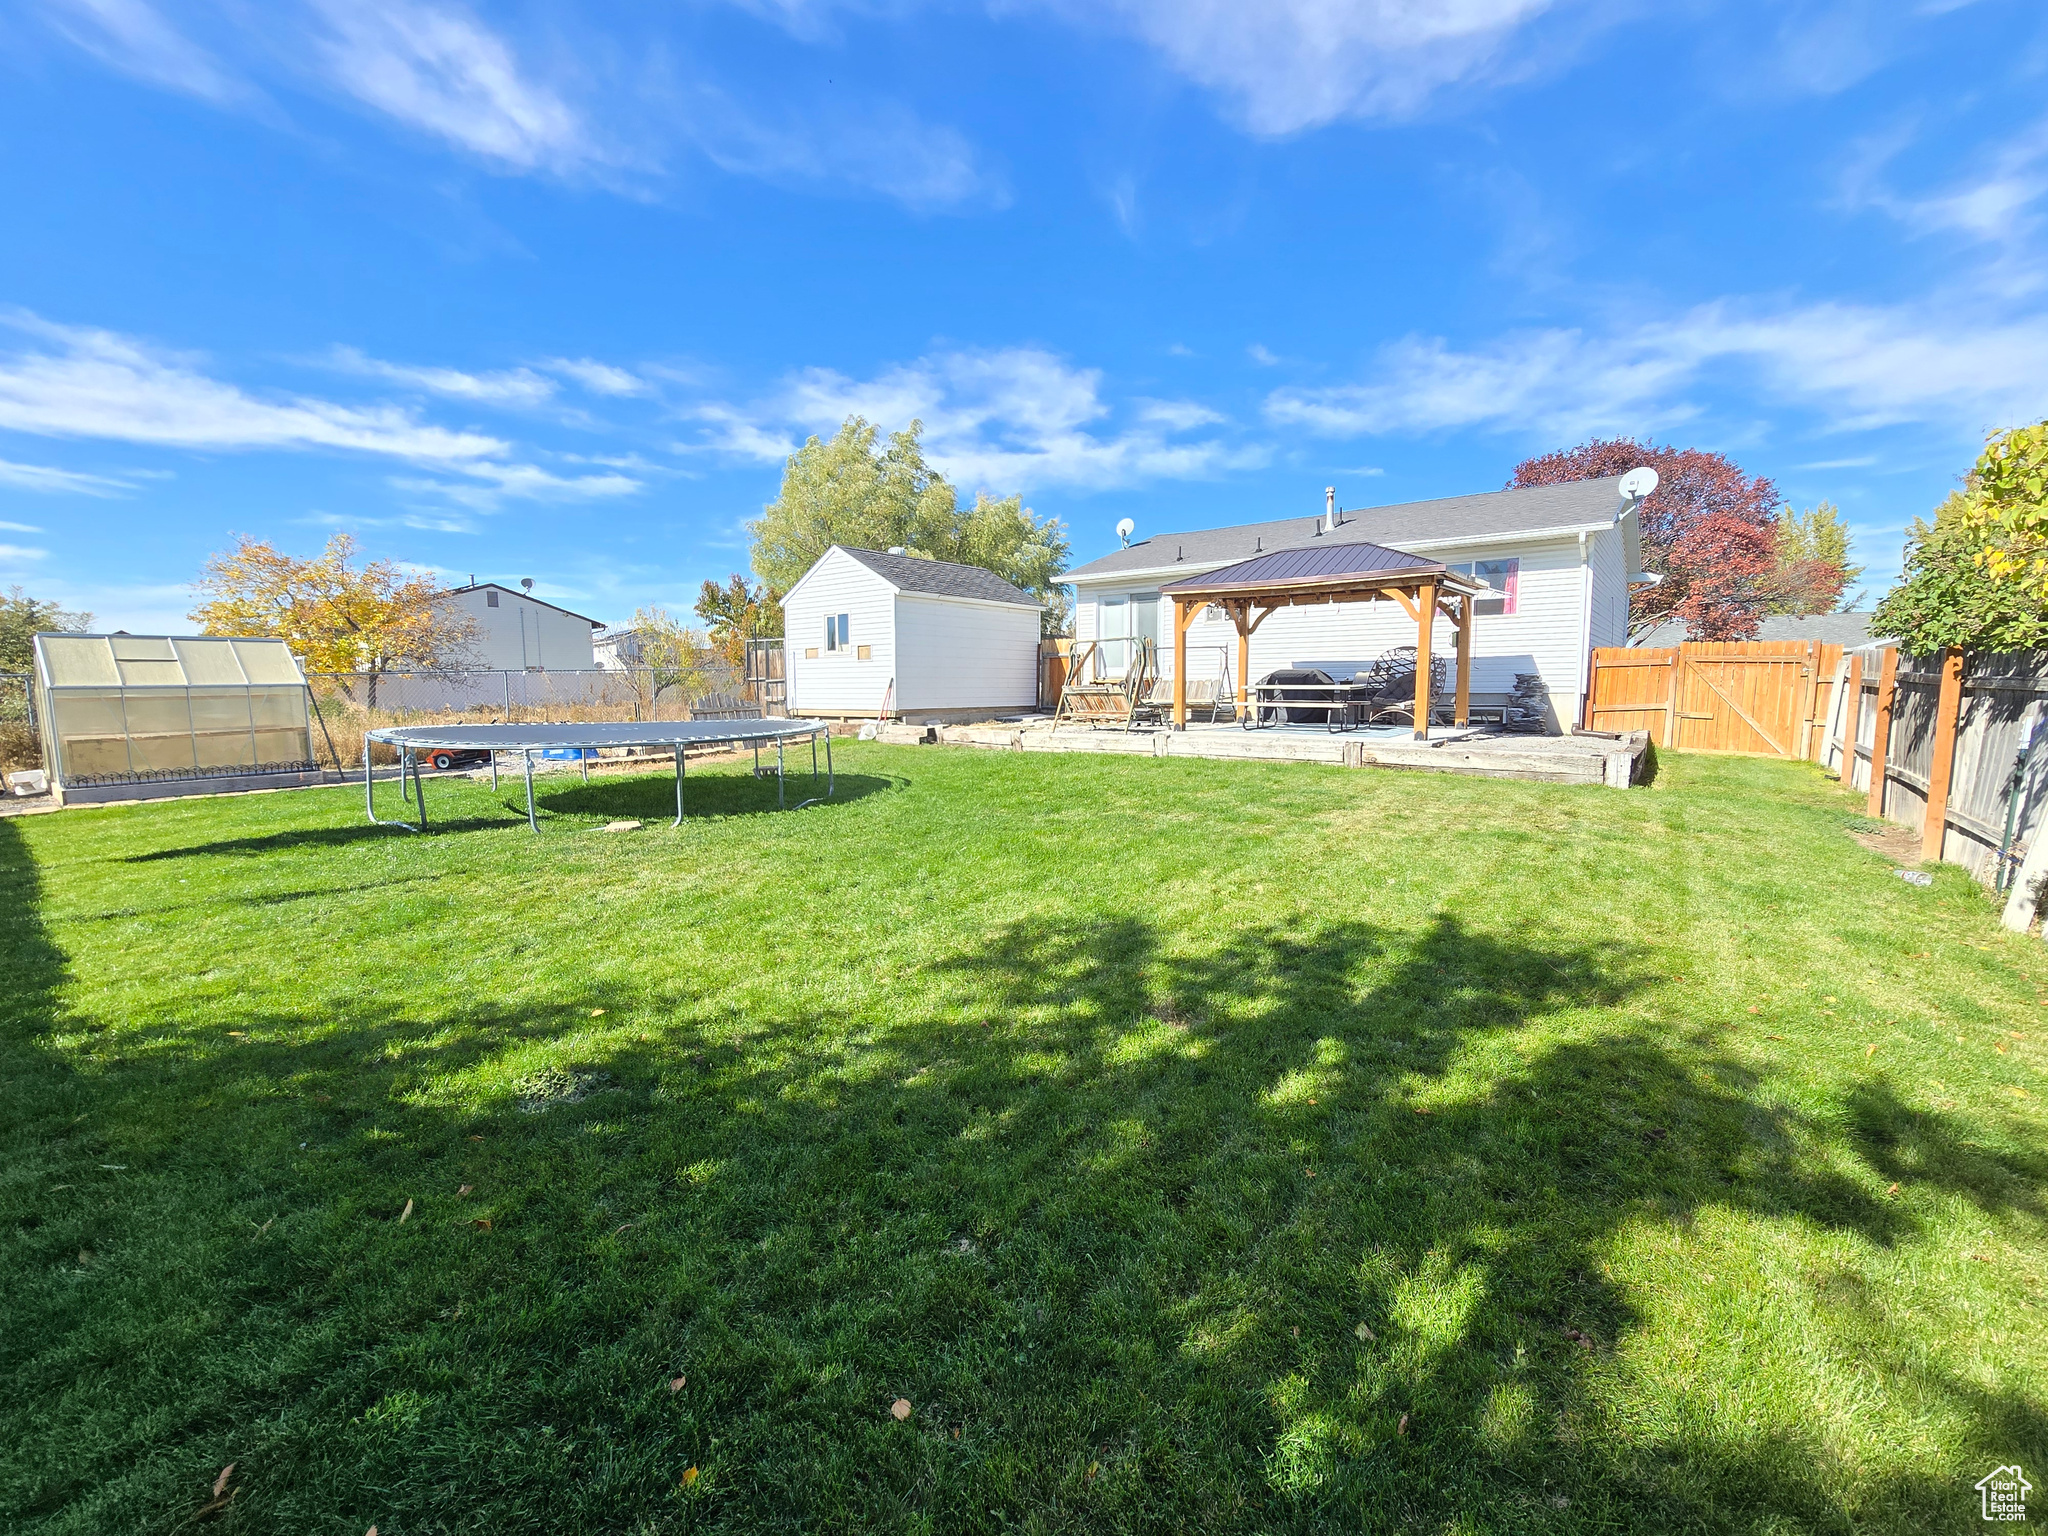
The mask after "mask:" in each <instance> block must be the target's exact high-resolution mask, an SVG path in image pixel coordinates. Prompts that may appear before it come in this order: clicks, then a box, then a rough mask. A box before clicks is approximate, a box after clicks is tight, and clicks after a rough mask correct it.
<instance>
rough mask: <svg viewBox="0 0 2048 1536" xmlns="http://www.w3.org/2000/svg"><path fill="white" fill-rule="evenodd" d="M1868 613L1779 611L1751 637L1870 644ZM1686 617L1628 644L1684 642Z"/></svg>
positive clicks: (1659, 626) (1822, 642)
mask: <svg viewBox="0 0 2048 1536" xmlns="http://www.w3.org/2000/svg"><path fill="white" fill-rule="evenodd" d="M1873 617H1875V615H1873V614H1869V613H1803V614H1793V613H1779V614H1773V615H1771V617H1769V618H1767V619H1765V620H1764V621H1763V626H1762V627H1761V628H1760V629H1758V630H1757V632H1756V633H1755V634H1754V635H1752V636H1751V637H1750V638H1751V639H1752V640H1799V641H1806V640H1818V641H1820V643H1821V644H1822V645H1846V646H1858V645H1868V644H1869V643H1870V621H1871V619H1872V618H1873ZM1685 642H1686V629H1685V620H1683V619H1666V620H1665V621H1664V622H1663V623H1662V624H1659V625H1656V626H1655V627H1654V628H1651V629H1646V630H1644V631H1643V632H1642V633H1641V634H1640V635H1637V636H1636V637H1635V638H1634V639H1633V640H1631V641H1629V644H1630V645H1656V646H1666V645H1683V644H1685Z"/></svg>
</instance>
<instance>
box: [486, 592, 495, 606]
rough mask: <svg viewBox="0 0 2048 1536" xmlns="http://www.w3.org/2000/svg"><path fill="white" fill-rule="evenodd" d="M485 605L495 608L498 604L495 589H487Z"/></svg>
mask: <svg viewBox="0 0 2048 1536" xmlns="http://www.w3.org/2000/svg"><path fill="white" fill-rule="evenodd" d="M484 606H485V607H486V608H495V607H497V606H498V594H497V593H496V592H495V591H487V592H485V593H484Z"/></svg>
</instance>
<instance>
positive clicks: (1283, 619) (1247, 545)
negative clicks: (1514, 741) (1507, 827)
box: [1065, 476, 1654, 726]
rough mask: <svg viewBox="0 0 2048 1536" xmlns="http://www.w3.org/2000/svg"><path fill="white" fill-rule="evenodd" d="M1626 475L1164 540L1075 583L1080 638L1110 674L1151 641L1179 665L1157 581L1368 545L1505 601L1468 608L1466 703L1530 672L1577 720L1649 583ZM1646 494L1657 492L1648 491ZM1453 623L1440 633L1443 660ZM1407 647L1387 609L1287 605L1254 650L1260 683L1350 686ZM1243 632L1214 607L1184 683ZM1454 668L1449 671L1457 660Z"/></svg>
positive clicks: (1500, 698)
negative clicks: (1280, 680) (1482, 587)
mask: <svg viewBox="0 0 2048 1536" xmlns="http://www.w3.org/2000/svg"><path fill="white" fill-rule="evenodd" d="M1620 486H1621V477H1620V476H1610V477H1608V478H1605V479H1600V480H1581V481H1577V482H1575V483H1573V484H1569V485H1544V486H1532V487H1530V488H1528V489H1526V490H1512V491H1488V492H1482V493H1480V494H1478V495H1474V496H1450V497H1445V498H1443V499H1441V500H1437V501H1412V502H1406V503H1403V504H1401V505H1398V506H1391V507H1371V508H1367V509H1364V510H1360V511H1350V512H1346V511H1339V510H1337V508H1336V504H1335V493H1334V492H1331V493H1328V494H1329V497H1330V500H1329V504H1328V506H1327V508H1326V510H1325V512H1324V515H1323V516H1321V517H1293V518H1283V519H1280V520H1277V521H1274V522H1266V523H1245V524H1241V525H1239V526H1236V527H1231V528H1210V529H1204V530H1202V531H1199V532H1191V533H1163V534H1156V535H1154V536H1153V537H1151V538H1148V539H1144V540H1141V541H1139V542H1137V543H1133V544H1130V545H1128V546H1127V547H1125V548H1123V549H1119V550H1116V551H1114V552H1112V553H1110V554H1107V555H1104V556H1103V557H1102V558H1101V559H1100V560H1093V561H1090V562H1089V563H1088V564H1086V565H1083V566H1080V567H1079V568H1077V569H1075V570H1072V571H1069V572H1068V573H1067V575H1066V577H1065V579H1066V580H1067V581H1070V582H1072V583H1073V585H1074V590H1075V597H1076V602H1075V637H1076V640H1077V641H1082V640H1096V639H1100V640H1103V641H1105V642H1107V644H1105V646H1104V647H1103V654H1104V657H1105V660H1106V661H1107V662H1108V663H1109V664H1110V666H1111V668H1112V669H1113V670H1120V669H1121V667H1122V666H1124V665H1126V664H1127V663H1126V661H1125V660H1124V659H1123V658H1124V657H1126V656H1128V654H1129V653H1130V651H1131V650H1132V649H1133V648H1134V646H1133V642H1134V641H1135V640H1136V639H1139V638H1146V637H1149V638H1151V639H1153V640H1155V641H1159V642H1160V644H1159V647H1158V649H1159V652H1160V664H1161V667H1162V669H1163V670H1164V671H1165V673H1166V674H1167V675H1169V676H1170V675H1171V672H1172V667H1173V647H1172V644H1171V637H1170V626H1171V616H1170V612H1169V613H1165V614H1163V613H1162V611H1161V605H1160V601H1159V587H1160V584H1161V583H1162V582H1169V581H1177V580H1180V579H1182V578H1183V577H1187V576H1195V575H1201V574H1205V573H1207V572H1209V571H1215V570H1220V569H1222V568H1223V567H1224V566H1227V565H1234V564H1236V563H1237V562H1238V561H1241V560H1246V559H1250V558H1251V557H1253V556H1255V555H1260V554H1270V553H1272V552H1274V551H1276V550H1284V549H1307V548H1313V547H1317V546H1319V545H1322V544H1324V543H1326V542H1329V541H1333V540H1338V541H1356V540H1364V541H1367V542H1370V543H1373V544H1381V545H1386V546H1388V547H1389V548H1392V549H1398V550H1405V551H1407V552H1409V553H1411V554H1417V555H1422V556H1425V557H1427V558H1428V559H1430V560H1433V561H1442V562H1443V563H1445V564H1446V565H1449V566H1451V567H1452V568H1453V569H1455V570H1458V571H1461V572H1465V573H1468V574H1471V575H1474V576H1477V577H1478V578H1479V579H1480V580H1482V581H1484V582H1486V583H1487V584H1488V585H1490V586H1491V587H1493V588H1494V590H1495V592H1496V593H1497V594H1498V595H1497V596H1494V597H1489V598H1482V599H1480V600H1479V602H1478V603H1477V604H1476V605H1475V608H1474V613H1475V615H1476V628H1475V630H1474V633H1473V644H1472V662H1473V666H1472V700H1473V702H1474V703H1475V704H1480V705H1485V704H1496V703H1501V702H1504V701H1505V700H1506V698H1507V696H1508V695H1509V694H1510V693H1511V692H1512V691H1513V690H1514V686H1515V675H1516V674H1517V673H1523V672H1531V673H1535V674H1537V675H1538V676H1540V677H1541V678H1542V679H1543V681H1544V683H1545V684H1546V685H1547V686H1548V687H1549V689H1550V697H1551V705H1552V709H1553V712H1554V714H1555V716H1556V719H1557V723H1558V724H1559V725H1560V726H1562V725H1568V724H1570V723H1572V722H1574V721H1576V720H1578V719H1580V718H1582V715H1581V710H1582V703H1583V699H1584V696H1585V691H1586V680H1587V674H1588V671H1589V670H1590V662H1591V655H1590V653H1591V651H1592V649H1593V648H1594V647H1595V646H1610V645H1626V644H1627V643H1628V597H1629V589H1630V587H1631V586H1632V585H1634V584H1636V583H1640V582H1644V581H1649V580H1654V578H1651V577H1645V576H1643V575H1642V543H1641V536H1640V529H1639V519H1638V516H1637V508H1638V503H1637V502H1636V501H1633V500H1629V499H1627V498H1625V497H1623V496H1622V494H1621V489H1620ZM1653 494H1654V493H1653ZM1450 629H1451V626H1450V625H1448V624H1439V625H1437V626H1436V646H1437V649H1438V650H1439V651H1440V652H1442V653H1443V654H1444V655H1445V656H1446V657H1449V655H1450V652H1451V648H1452V646H1453V644H1454V640H1453V638H1452V636H1451V634H1450V633H1449V631H1450ZM1413 644H1415V625H1414V622H1413V620H1411V619H1410V618H1409V617H1408V615H1407V614H1406V613H1405V612H1403V611H1402V610H1401V609H1400V608H1398V607H1397V606H1396V605H1394V604H1392V603H1371V604H1362V603H1333V604H1323V605H1319V606H1303V607H1290V608H1282V609H1279V610H1277V611H1276V612H1274V613H1273V614H1272V615H1270V616H1269V617H1268V618H1267V619H1266V620H1265V622H1264V623H1262V624H1261V625H1260V626H1259V628H1258V629H1257V630H1256V631H1255V632H1254V633H1253V635H1252V639H1251V667H1250V676H1251V679H1252V680H1253V681H1255V682H1256V681H1257V680H1258V679H1259V678H1261V677H1263V676H1265V675H1266V674H1267V673H1268V672H1273V671H1277V670H1279V669H1282V668H1294V667H1313V668H1316V669H1319V670H1322V671H1325V672H1328V673H1330V675H1331V676H1333V677H1338V678H1344V677H1349V676H1350V675H1351V674H1352V673H1353V672H1354V671H1357V670H1361V669H1363V668H1365V667H1367V666H1370V665H1371V664H1372V662H1373V661H1374V660H1375V659H1376V658H1377V657H1379V656H1380V655H1381V654H1383V653H1384V652H1386V651H1389V650H1392V649H1393V648H1394V647H1396V646H1404V645H1407V646H1412V645H1413ZM1236 657H1237V631H1236V629H1235V627H1234V626H1233V625H1232V624H1231V622H1230V621H1229V619H1227V618H1226V617H1224V615H1223V614H1222V613H1221V612H1220V611H1218V610H1217V609H1214V608H1211V609H1209V610H1207V611H1206V612H1205V613H1204V614H1203V616H1202V617H1201V618H1199V619H1197V620H1196V621H1195V623H1194V625H1193V626H1192V627H1191V628H1190V630H1189V632H1188V673H1189V677H1190V679H1191V680H1193V679H1199V678H1210V677H1217V676H1228V677H1229V680H1230V685H1231V689H1232V691H1235V689H1236V687H1237V685H1238V683H1239V682H1240V681H1241V680H1240V679H1238V678H1237V677H1236V676H1234V673H1235V671H1236V664H1237V663H1236ZM1450 664H1452V665H1454V663H1450Z"/></svg>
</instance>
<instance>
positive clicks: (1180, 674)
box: [1173, 597, 1195, 731]
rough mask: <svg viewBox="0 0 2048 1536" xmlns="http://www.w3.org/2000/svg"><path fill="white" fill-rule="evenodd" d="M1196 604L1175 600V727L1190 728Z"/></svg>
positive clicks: (1180, 729) (1178, 728)
mask: <svg viewBox="0 0 2048 1536" xmlns="http://www.w3.org/2000/svg"><path fill="white" fill-rule="evenodd" d="M1194 607H1195V605H1194V604H1193V603H1191V602H1189V601H1187V600H1186V599H1184V598H1179V597H1176V598H1175V599H1174V600H1173V728H1174V729H1175V730H1176V731H1184V730H1186V729H1187V728H1188V620H1189V619H1190V618H1192V617H1193V612H1194Z"/></svg>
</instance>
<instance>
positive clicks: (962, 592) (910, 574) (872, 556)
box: [832, 544, 1045, 608]
mask: <svg viewBox="0 0 2048 1536" xmlns="http://www.w3.org/2000/svg"><path fill="white" fill-rule="evenodd" d="M832 547H833V548H834V549H837V550H839V551H841V552H842V553H844V554H847V555H851V556H852V557H853V558H854V559H855V560H857V561H859V562H860V563H861V564H862V565H864V566H866V567H867V568H868V569H869V570H871V571H873V572H874V573H875V574H876V575H877V576H879V577H881V578H882V580H884V581H886V582H888V583H889V585H891V586H892V587H894V588H896V590H897V591H899V592H922V593H926V594H928V595H930V596H932V597H967V598H973V599H974V600H975V601H977V602H983V603H1015V604H1017V605H1018V606H1020V607H1024V608H1043V607H1044V606H1045V605H1044V604H1043V603H1041V602H1040V601H1039V600H1038V599H1037V598H1035V597H1033V596H1032V595H1031V594H1030V593H1029V592H1026V591H1024V590H1023V589H1022V588H1021V587H1016V586H1013V585H1011V584H1010V583H1009V582H1007V581H1005V580H1003V578H1002V577H1000V576H998V575H997V574H996V573H995V572H994V571H990V570H984V569H983V568H982V567H981V566H978V565H956V564H954V563H953V562H952V561H951V560H925V559H922V558H920V557H918V556H916V555H892V554H888V553H886V552H885V551H883V550H879V549H852V548H849V547H848V546H847V545H844V544H835V545H833V546H832Z"/></svg>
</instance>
